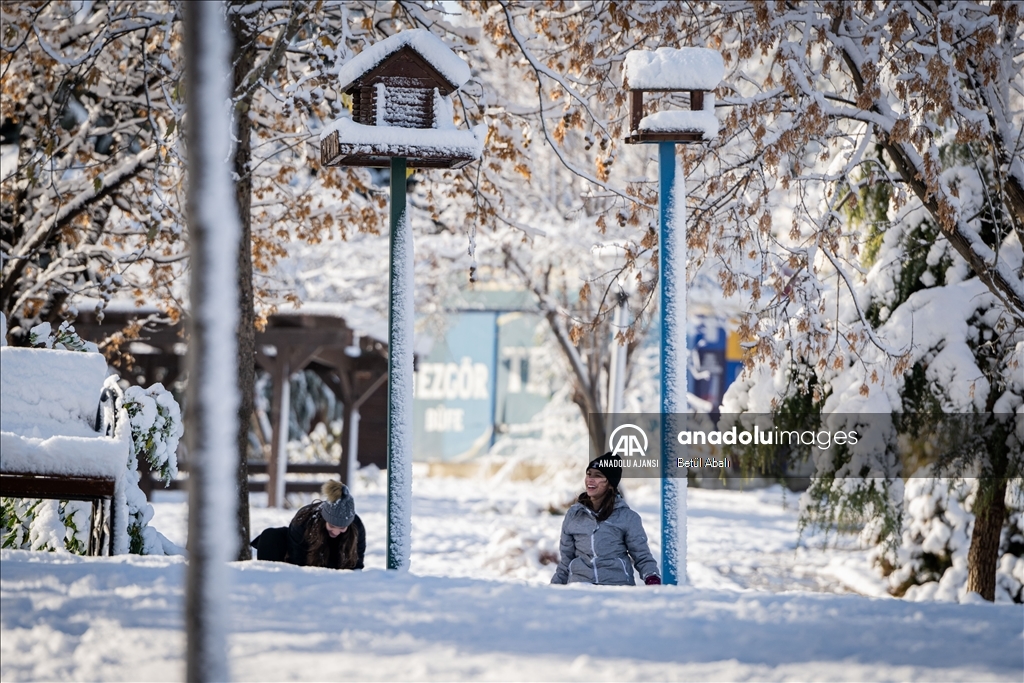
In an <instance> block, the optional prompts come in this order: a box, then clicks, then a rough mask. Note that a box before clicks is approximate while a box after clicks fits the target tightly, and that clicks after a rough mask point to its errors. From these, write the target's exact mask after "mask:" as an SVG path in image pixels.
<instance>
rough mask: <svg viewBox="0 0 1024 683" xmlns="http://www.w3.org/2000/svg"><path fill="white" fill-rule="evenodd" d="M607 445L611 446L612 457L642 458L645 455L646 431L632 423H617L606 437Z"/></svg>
mask: <svg viewBox="0 0 1024 683" xmlns="http://www.w3.org/2000/svg"><path fill="white" fill-rule="evenodd" d="M641 440H642V442H641ZM641 444H642V445H641ZM608 446H609V448H611V451H612V457H621V456H625V457H627V458H628V457H632V456H639V457H641V458H642V457H644V456H645V455H647V432H645V431H644V430H642V429H640V428H639V427H637V426H636V425H634V424H624V425H619V426H618V427H616V428H615V429H614V430H613V431H612V435H611V436H609V437H608Z"/></svg>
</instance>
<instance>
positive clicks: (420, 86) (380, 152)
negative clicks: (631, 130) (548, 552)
mask: <svg viewBox="0 0 1024 683" xmlns="http://www.w3.org/2000/svg"><path fill="white" fill-rule="evenodd" d="M469 77H470V71H469V66H468V65H467V64H466V63H465V62H464V61H462V59H461V58H460V57H459V56H458V55H456V54H455V53H454V52H452V51H451V49H450V48H449V47H448V46H447V45H445V44H444V42H442V41H441V39H440V38H438V37H436V36H435V35H433V34H432V33H431V32H430V31H427V30H426V29H413V30H409V31H402V32H401V33H397V34H395V35H393V36H391V37H390V38H387V39H385V40H382V41H380V42H379V43H376V44H374V45H371V46H369V47H367V48H366V49H365V50H363V51H362V52H360V53H359V54H358V55H356V56H355V57H353V58H352V59H350V60H349V61H348V62H346V63H345V64H343V65H342V66H341V68H340V69H339V70H338V82H337V84H336V85H335V89H336V90H338V91H340V92H344V93H345V94H347V95H349V96H350V97H351V98H352V110H351V112H350V113H347V114H346V115H343V116H342V117H341V118H339V119H338V120H336V121H334V122H333V123H331V124H330V125H328V126H327V127H326V128H325V129H324V130H323V131H322V132H321V133H320V161H321V163H322V164H323V165H324V166H375V167H378V168H388V167H390V168H391V238H390V245H391V251H390V266H389V271H390V277H391V279H390V283H389V286H388V530H387V566H388V569H408V567H409V551H410V529H411V526H412V381H413V372H412V370H413V367H412V366H413V322H414V317H415V312H414V307H413V291H414V279H413V245H412V227H411V225H410V222H409V215H408V212H407V211H406V201H405V183H406V168H461V167H463V166H465V165H466V164H468V163H470V162H472V161H475V160H477V159H479V158H480V155H481V153H482V152H483V143H484V138H485V135H486V126H483V125H481V126H477V127H476V128H475V129H473V130H459V129H458V128H456V127H455V123H454V121H453V114H452V101H451V94H452V93H454V92H455V91H456V90H458V89H459V88H461V87H462V86H463V84H465V82H466V81H468V80H469ZM395 83H402V86H401V90H396V91H395V92H400V93H401V94H400V95H399V96H395V97H389V95H388V88H389V87H393V84H395ZM356 409H357V410H358V406H356ZM353 414H356V415H358V413H357V412H355V411H353ZM351 430H352V428H350V434H351V433H352V431H351Z"/></svg>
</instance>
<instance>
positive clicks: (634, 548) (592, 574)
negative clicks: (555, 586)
mask: <svg viewBox="0 0 1024 683" xmlns="http://www.w3.org/2000/svg"><path fill="white" fill-rule="evenodd" d="M559 553H560V559H559V562H558V569H556V570H555V575H554V576H553V577H551V583H576V582H586V583H596V584H600V585H602V586H635V585H636V582H635V581H633V568H632V567H630V559H631V558H632V564H633V565H634V566H635V567H636V570H637V572H639V574H640V578H641V579H643V580H646V579H647V577H649V576H651V575H652V574H654V575H658V563H657V562H655V560H654V557H652V556H651V550H650V548H648V547H647V534H645V533H644V527H643V524H642V523H641V522H640V515H638V514H637V513H636V512H634V511H633V510H631V509H629V506H628V505H626V501H624V500H622V498H621V497H619V498H616V500H615V508H614V509H613V510H612V514H611V515H609V517H608V519H606V520H604V521H603V522H598V521H597V513H595V512H594V511H593V510H591V509H590V508H588V507H587V506H585V505H583V504H582V503H576V504H575V505H573V506H572V507H571V508H569V510H568V512H566V513H565V520H564V521H563V522H562V540H561V543H560V544H559Z"/></svg>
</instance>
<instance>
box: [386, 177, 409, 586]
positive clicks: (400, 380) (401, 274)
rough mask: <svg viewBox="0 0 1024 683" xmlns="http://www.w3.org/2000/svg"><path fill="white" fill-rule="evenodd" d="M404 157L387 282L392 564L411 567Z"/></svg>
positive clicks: (394, 199) (394, 195)
mask: <svg viewBox="0 0 1024 683" xmlns="http://www.w3.org/2000/svg"><path fill="white" fill-rule="evenodd" d="M405 180H406V178H405V158H404V157H393V158H392V159H391V238H390V246H391V255H390V264H391V265H390V276H391V279H390V284H389V285H388V532H387V567H388V569H408V568H409V550H410V548H409V537H410V530H411V527H412V436H413V435H412V382H413V315H414V309H413V284H414V278H413V245H412V227H411V225H410V223H409V214H408V211H407V210H406V202H405Z"/></svg>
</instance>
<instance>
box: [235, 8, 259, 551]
mask: <svg viewBox="0 0 1024 683" xmlns="http://www.w3.org/2000/svg"><path fill="white" fill-rule="evenodd" d="M230 16H231V34H232V39H233V45H234V49H233V55H232V58H233V64H234V74H233V76H234V78H233V80H234V91H235V92H236V93H238V92H239V91H240V90H242V89H243V87H244V84H245V82H246V78H247V77H248V75H249V72H250V71H251V70H252V68H253V65H254V64H255V62H256V45H255V41H254V37H253V35H252V33H251V31H250V30H249V24H248V23H247V21H246V20H245V19H244V18H242V17H240V16H239V15H238V14H236V13H231V14H230ZM251 97H252V96H251V94H249V95H246V96H245V97H244V98H243V102H244V104H243V103H239V104H238V105H236V107H235V114H236V116H235V119H236V125H237V130H236V131H235V134H236V135H237V138H238V142H237V147H236V149H235V162H234V171H235V177H236V178H237V180H236V181H235V197H236V201H237V203H238V217H239V220H240V222H241V235H240V237H239V244H238V247H239V248H238V391H239V399H240V400H239V404H238V466H237V471H236V479H237V490H238V520H237V525H238V534H239V544H238V559H239V560H248V559H250V558H251V557H252V551H251V550H250V547H249V539H250V537H251V533H250V529H249V465H248V454H249V424H250V422H251V420H252V412H253V401H254V394H255V391H256V389H255V386H256V305H255V302H254V300H253V289H252V210H251V208H252V176H251V175H250V172H249V163H250V161H251V160H252V121H251V120H250V119H249V103H250V101H251Z"/></svg>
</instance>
